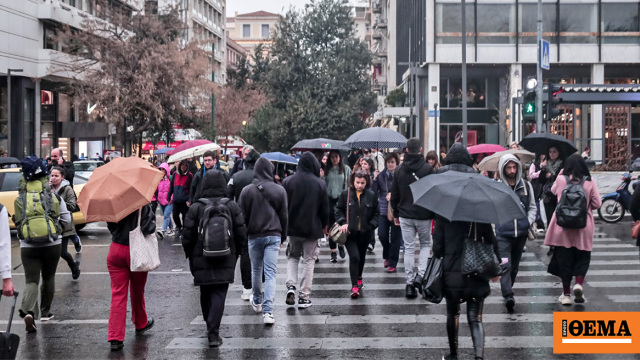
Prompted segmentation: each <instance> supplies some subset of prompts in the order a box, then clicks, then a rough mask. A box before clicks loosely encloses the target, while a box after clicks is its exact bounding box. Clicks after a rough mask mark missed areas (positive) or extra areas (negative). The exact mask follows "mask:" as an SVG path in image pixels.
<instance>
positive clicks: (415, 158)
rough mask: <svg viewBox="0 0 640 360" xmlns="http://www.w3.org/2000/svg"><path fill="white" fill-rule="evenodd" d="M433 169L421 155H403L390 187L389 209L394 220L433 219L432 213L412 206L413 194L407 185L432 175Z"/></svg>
mask: <svg viewBox="0 0 640 360" xmlns="http://www.w3.org/2000/svg"><path fill="white" fill-rule="evenodd" d="M432 173H433V168H432V167H431V165H429V164H427V163H426V162H425V161H424V156H422V154H410V153H406V154H405V155H404V161H403V162H402V164H401V165H400V166H398V167H397V168H396V171H395V173H394V176H393V183H392V185H391V201H390V204H391V209H392V210H393V217H394V218H400V217H401V218H406V219H416V220H430V219H433V216H434V215H433V212H431V211H429V210H427V209H425V208H423V207H421V206H418V205H414V204H413V194H412V193H411V188H409V185H411V184H412V183H414V182H416V181H418V180H419V179H422V178H423V177H425V176H427V175H429V174H432Z"/></svg>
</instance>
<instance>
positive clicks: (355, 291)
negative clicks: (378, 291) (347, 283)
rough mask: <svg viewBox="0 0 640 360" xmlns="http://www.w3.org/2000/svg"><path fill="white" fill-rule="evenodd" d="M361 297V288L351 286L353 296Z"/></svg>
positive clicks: (353, 297) (354, 297)
mask: <svg viewBox="0 0 640 360" xmlns="http://www.w3.org/2000/svg"><path fill="white" fill-rule="evenodd" d="M359 297H360V289H359V288H358V287H357V286H354V287H352V288H351V298H352V299H357V298H359Z"/></svg>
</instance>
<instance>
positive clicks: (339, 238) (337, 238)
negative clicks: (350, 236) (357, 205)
mask: <svg viewBox="0 0 640 360" xmlns="http://www.w3.org/2000/svg"><path fill="white" fill-rule="evenodd" d="M350 194H351V190H350V189H349V188H347V226H349V202H350V201H351V199H350V196H349V195H350ZM329 237H330V238H331V240H333V242H335V243H336V244H338V245H344V244H346V243H347V233H346V232H345V233H343V232H340V224H338V223H337V222H335V223H333V225H332V226H331V229H329Z"/></svg>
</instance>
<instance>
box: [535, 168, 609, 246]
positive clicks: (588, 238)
mask: <svg viewBox="0 0 640 360" xmlns="http://www.w3.org/2000/svg"><path fill="white" fill-rule="evenodd" d="M565 186H567V180H566V179H565V177H564V176H562V172H560V175H558V178H557V179H556V181H555V183H553V186H552V187H551V191H552V192H553V193H554V194H556V196H557V197H558V202H560V197H561V196H562V190H564V188H565ZM584 190H585V192H586V193H587V199H588V201H589V205H588V210H589V211H588V213H587V226H586V227H585V228H584V229H565V228H563V227H561V226H559V225H558V224H557V223H556V213H555V212H554V213H553V217H552V218H551V223H550V224H549V227H548V229H547V235H546V236H545V238H544V244H545V245H548V246H562V247H565V248H571V247H575V248H577V249H579V250H584V251H591V250H592V249H593V233H594V224H593V210H596V209H598V208H600V206H601V205H602V201H601V200H600V193H598V187H597V186H596V183H595V182H594V181H593V180H591V181H585V182H584Z"/></svg>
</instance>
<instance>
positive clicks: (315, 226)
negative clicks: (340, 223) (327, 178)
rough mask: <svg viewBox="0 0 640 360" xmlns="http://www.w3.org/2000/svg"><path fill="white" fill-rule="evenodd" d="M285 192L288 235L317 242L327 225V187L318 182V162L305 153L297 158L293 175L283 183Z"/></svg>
mask: <svg viewBox="0 0 640 360" xmlns="http://www.w3.org/2000/svg"><path fill="white" fill-rule="evenodd" d="M282 186H284V189H285V191H286V192H287V199H288V208H289V221H288V222H289V227H288V229H287V235H289V236H297V237H302V238H306V239H319V238H321V237H322V236H323V232H322V229H323V228H324V227H325V226H327V224H328V223H329V211H330V209H329V197H328V196H327V185H326V183H325V182H324V180H322V179H320V163H319V162H318V160H317V159H316V157H315V156H314V155H313V154H312V153H310V152H305V153H303V154H302V156H301V157H300V161H299V162H298V169H297V171H296V173H295V174H294V175H292V176H289V177H288V178H286V179H284V182H283V183H282Z"/></svg>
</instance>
